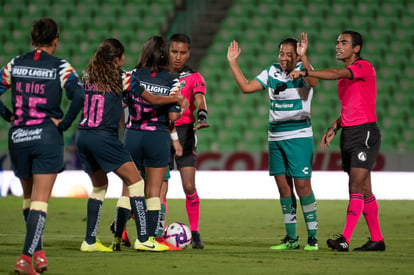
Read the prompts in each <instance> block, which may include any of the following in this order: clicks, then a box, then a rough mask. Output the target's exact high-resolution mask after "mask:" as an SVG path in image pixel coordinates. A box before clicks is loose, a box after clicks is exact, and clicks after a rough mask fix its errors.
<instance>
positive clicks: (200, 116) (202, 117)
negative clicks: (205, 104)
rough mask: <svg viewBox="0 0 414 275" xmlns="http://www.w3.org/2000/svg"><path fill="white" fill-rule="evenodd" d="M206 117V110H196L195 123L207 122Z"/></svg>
mask: <svg viewBox="0 0 414 275" xmlns="http://www.w3.org/2000/svg"><path fill="white" fill-rule="evenodd" d="M207 115H208V113H207V110H204V109H200V110H198V112H197V117H198V119H197V121H198V122H204V123H206V122H207Z"/></svg>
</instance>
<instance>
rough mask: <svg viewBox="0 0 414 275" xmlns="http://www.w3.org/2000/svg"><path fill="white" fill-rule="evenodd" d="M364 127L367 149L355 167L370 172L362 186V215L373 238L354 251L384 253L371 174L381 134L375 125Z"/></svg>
mask: <svg viewBox="0 0 414 275" xmlns="http://www.w3.org/2000/svg"><path fill="white" fill-rule="evenodd" d="M362 127H363V131H361V132H362V133H363V137H364V141H365V144H366V148H364V149H365V150H360V154H358V161H355V164H354V166H356V167H362V168H366V169H367V170H368V171H369V172H368V175H367V177H366V178H365V181H364V182H362V183H361V186H362V194H363V195H364V208H363V211H362V213H363V214H364V218H365V221H366V222H367V225H368V229H369V232H370V235H371V238H370V239H369V240H368V242H367V243H365V244H364V245H363V246H361V247H358V248H355V249H354V251H384V250H385V243H384V238H383V236H382V233H381V227H380V222H379V216H378V203H377V200H376V198H375V196H374V194H373V193H372V187H371V173H370V171H371V170H372V167H373V166H374V163H375V160H376V158H377V156H378V153H379V149H380V144H381V134H380V130H379V128H378V126H377V125H376V124H375V123H368V124H366V125H364V126H362ZM364 153H365V155H364Z"/></svg>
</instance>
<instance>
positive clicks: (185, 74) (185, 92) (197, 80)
mask: <svg viewBox="0 0 414 275" xmlns="http://www.w3.org/2000/svg"><path fill="white" fill-rule="evenodd" d="M178 78H179V80H180V84H181V95H182V96H183V97H185V98H187V100H188V102H189V103H190V106H189V107H188V109H187V110H185V112H184V113H183V115H182V116H181V117H180V118H179V119H178V120H176V121H175V126H179V125H184V124H190V123H194V122H195V117H194V110H195V109H196V106H195V103H194V101H195V94H197V93H201V94H203V95H205V94H206V84H205V81H204V78H203V77H202V76H201V74H200V73H198V72H193V71H192V70H191V68H189V67H187V66H185V67H184V69H183V70H181V71H180V72H179V76H178Z"/></svg>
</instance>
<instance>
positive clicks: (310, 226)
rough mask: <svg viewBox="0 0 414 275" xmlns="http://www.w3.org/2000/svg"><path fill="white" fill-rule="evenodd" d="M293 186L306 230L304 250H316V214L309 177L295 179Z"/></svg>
mask: <svg viewBox="0 0 414 275" xmlns="http://www.w3.org/2000/svg"><path fill="white" fill-rule="evenodd" d="M295 188H296V192H297V193H298V196H299V200H300V205H301V208H302V213H303V217H304V220H305V224H306V229H307V231H308V243H307V245H306V246H305V250H318V239H317V232H318V216H317V208H316V199H315V195H314V193H313V191H312V187H311V181H310V179H295Z"/></svg>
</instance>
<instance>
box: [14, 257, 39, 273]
mask: <svg viewBox="0 0 414 275" xmlns="http://www.w3.org/2000/svg"><path fill="white" fill-rule="evenodd" d="M14 272H15V273H17V274H26V275H39V273H37V272H36V270H35V269H34V267H33V266H32V259H31V258H30V257H29V256H26V255H23V254H22V255H20V257H19V259H18V260H17V262H16V264H15V265H14Z"/></svg>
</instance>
